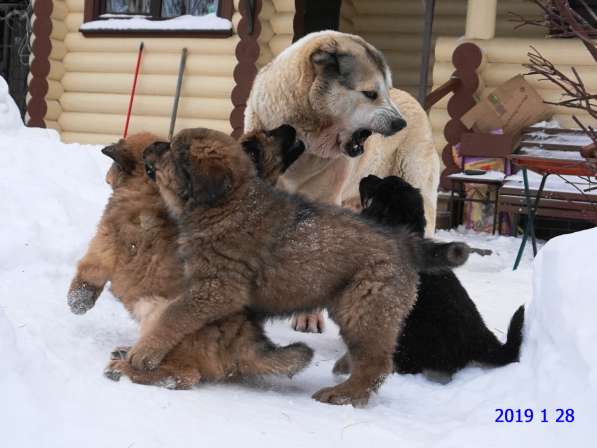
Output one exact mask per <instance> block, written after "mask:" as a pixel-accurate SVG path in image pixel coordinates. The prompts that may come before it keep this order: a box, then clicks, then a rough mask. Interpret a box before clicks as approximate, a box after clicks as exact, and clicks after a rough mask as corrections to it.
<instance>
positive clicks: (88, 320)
mask: <svg viewBox="0 0 597 448" xmlns="http://www.w3.org/2000/svg"><path fill="white" fill-rule="evenodd" d="M0 154H1V156H2V160H3V167H4V168H5V169H4V170H3V173H2V176H0V195H1V197H2V201H1V202H0V213H1V215H2V218H3V219H2V232H1V234H0V433H1V434H2V446H6V447H17V446H18V447H29V446H31V447H34V446H43V447H71V446H86V447H105V446H122V447H129V446H135V447H144V448H147V447H163V446H168V447H177V446H181V447H183V446H184V447H186V446H191V445H193V446H195V445H197V446H199V445H201V446H232V445H238V444H242V445H243V446H246V447H252V446H259V447H261V448H263V447H269V446H271V447H274V446H275V447H280V446H281V445H283V446H284V447H286V448H288V447H305V446H312V447H313V446H325V447H328V446H337V445H340V444H342V445H343V446H362V445H363V444H366V445H367V446H376V445H377V446H407V447H430V446H433V447H456V446H458V447H476V446H478V447H493V446H496V447H497V446H500V447H502V446H504V447H517V446H544V447H559V446H570V447H576V446H587V442H588V441H591V440H594V439H595V435H596V434H595V432H594V429H593V425H594V422H595V421H597V418H596V417H597V415H596V412H595V409H594V404H595V403H596V402H597V383H596V373H595V372H596V369H597V354H596V352H595V345H594V341H595V340H596V339H597V328H596V326H595V314H596V313H595V311H596V308H597V301H596V300H595V299H596V294H595V287H594V284H595V283H594V275H595V272H596V270H595V267H596V266H595V265H596V261H595V251H594V248H595V247H597V230H592V231H586V232H582V233H578V234H575V235H571V236H567V237H561V238H558V239H555V240H553V241H551V242H549V243H548V244H547V245H546V246H545V247H544V248H543V249H542V250H541V252H540V254H539V256H538V259H537V262H536V270H535V274H534V284H535V293H534V295H533V301H532V303H531V304H530V306H529V308H528V318H527V323H528V325H527V327H526V330H525V343H524V346H523V351H522V361H521V363H519V364H513V365H510V366H506V367H504V368H501V369H493V370H485V369H482V368H479V367H469V368H467V369H465V370H463V371H462V372H460V373H459V374H457V375H456V376H455V378H454V379H453V381H452V382H451V383H449V384H447V385H442V384H439V383H436V382H431V381H429V380H428V379H426V378H425V377H423V376H422V375H415V376H413V375H403V376H398V375H394V376H392V377H391V378H389V379H388V381H387V382H386V384H385V385H384V386H383V388H382V389H381V393H380V394H379V395H377V396H376V397H374V399H373V400H372V402H371V404H370V406H369V408H368V409H364V410H356V409H353V408H351V407H332V406H327V405H322V404H320V403H317V402H315V401H313V400H312V399H311V398H310V395H311V394H312V393H313V392H315V391H316V390H318V389H319V388H320V387H322V386H325V385H330V384H332V383H333V382H334V381H339V380H335V379H334V377H333V376H332V374H331V368H332V365H333V363H334V360H335V359H336V358H337V357H339V356H340V355H341V354H342V353H343V350H344V348H343V345H342V343H341V342H340V341H339V338H338V334H337V330H336V328H335V327H334V326H333V325H329V327H328V330H327V331H326V332H325V333H324V334H323V335H303V334H297V333H292V332H291V331H290V330H289V327H288V324H287V323H286V322H275V323H273V324H272V325H270V326H269V327H268V332H269V333H270V335H271V336H272V338H273V339H274V340H275V341H277V342H279V343H286V342H289V341H292V340H303V341H305V342H307V343H308V344H310V345H311V346H312V347H313V348H315V350H316V356H315V359H314V362H313V364H312V366H311V367H310V368H309V369H307V370H306V371H305V372H304V373H301V374H300V375H298V376H297V377H295V378H294V379H292V380H290V379H284V378H282V379H264V380H262V381H259V382H250V383H248V384H241V385H238V384H220V385H202V386H201V387H198V388H196V389H195V390H191V391H169V390H165V389H160V388H156V387H146V386H139V385H133V384H131V383H129V382H127V381H125V380H121V382H120V383H113V382H111V381H108V380H106V379H105V378H103V376H102V373H101V372H102V370H103V367H104V365H105V364H106V362H107V358H108V353H109V351H110V350H111V349H112V348H113V347H115V346H117V345H122V344H130V343H132V342H134V340H135V338H136V329H135V325H134V323H133V322H132V321H131V320H130V318H129V317H128V316H127V315H126V314H125V312H124V309H123V308H122V306H121V305H120V304H119V303H117V302H116V301H115V300H114V299H113V298H112V297H111V295H110V294H109V293H108V292H104V294H103V295H102V297H101V298H100V300H99V301H98V303H97V305H96V307H95V309H93V310H92V311H91V312H89V313H87V314H86V315H85V316H74V315H71V314H70V312H69V310H68V307H67V305H66V299H65V295H66V291H67V288H68V284H69V281H70V278H71V276H72V275H73V272H74V266H75V263H76V261H77V259H78V258H79V257H80V256H81V255H82V254H83V252H84V250H85V248H86V245H87V242H88V240H89V238H90V236H91V235H92V233H93V231H94V228H95V224H96V222H97V220H98V218H99V216H100V214H101V212H102V208H103V206H104V204H105V201H106V198H107V197H108V194H109V189H108V187H107V185H106V184H105V182H104V175H105V171H106V169H107V167H108V165H109V160H108V159H107V158H106V157H104V156H103V155H101V153H100V152H99V148H98V147H82V146H79V145H64V144H62V143H60V142H59V140H58V139H57V137H56V135H55V134H54V133H47V132H45V131H41V130H32V129H27V128H22V129H20V130H18V131H17V132H16V133H15V134H14V135H11V136H7V135H6V133H4V132H2V133H0ZM439 236H440V237H442V238H443V239H460V240H466V241H469V242H471V244H474V245H475V246H477V247H486V248H491V249H493V250H494V254H493V255H492V256H489V257H481V256H478V255H476V254H474V255H473V256H472V257H471V260H470V262H469V263H468V264H467V265H466V266H465V267H464V268H463V269H461V270H459V271H458V275H459V277H460V278H461V279H462V281H463V283H464V284H465V286H466V287H467V288H468V289H469V292H470V293H471V296H472V297H473V298H474V299H475V300H476V301H477V303H478V306H479V309H480V311H481V312H482V314H483V315H484V317H485V318H486V321H487V323H488V325H489V327H490V328H492V329H493V330H494V331H496V333H497V334H498V335H499V336H500V337H502V338H503V335H504V333H505V329H506V327H507V324H508V321H509V319H510V317H511V315H512V313H513V311H514V310H515V309H516V308H517V306H518V305H519V304H520V303H522V302H526V301H528V300H529V299H530V297H531V278H532V271H531V260H530V258H529V256H528V255H527V256H525V258H524V260H523V264H522V265H521V267H520V268H519V269H518V270H517V271H515V272H512V270H511V266H512V262H513V259H514V255H515V253H516V249H517V246H518V243H519V240H516V239H512V238H506V237H493V236H489V235H480V234H475V233H472V232H469V233H458V232H440V234H439ZM528 253H530V251H527V254H528ZM506 407H510V408H515V409H516V408H522V409H525V408H532V409H533V410H534V412H535V419H534V421H533V422H530V423H496V422H495V419H496V417H497V414H496V412H495V409H496V408H506ZM557 408H573V409H574V410H575V415H576V420H575V422H573V423H555V422H554V420H555V417H556V414H555V412H556V409H557ZM542 409H547V411H548V416H549V418H550V423H541V422H540V412H541V410H542Z"/></svg>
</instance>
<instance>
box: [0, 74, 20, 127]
mask: <svg viewBox="0 0 597 448" xmlns="http://www.w3.org/2000/svg"><path fill="white" fill-rule="evenodd" d="M22 127H23V120H21V114H20V112H19V108H18V107H17V105H16V103H15V102H14V100H13V99H12V97H11V96H10V94H9V92H8V85H7V84H6V81H5V80H4V78H3V77H2V76H0V132H1V133H3V134H5V135H6V134H8V133H14V132H16V131H17V130H18V129H20V128H22Z"/></svg>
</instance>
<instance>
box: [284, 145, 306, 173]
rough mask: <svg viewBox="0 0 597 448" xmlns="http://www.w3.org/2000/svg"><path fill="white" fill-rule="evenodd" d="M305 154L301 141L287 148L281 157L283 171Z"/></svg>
mask: <svg viewBox="0 0 597 448" xmlns="http://www.w3.org/2000/svg"><path fill="white" fill-rule="evenodd" d="M304 152H305V144H304V143H303V142H302V140H297V141H296V142H294V144H293V145H292V146H291V147H290V148H288V151H285V152H284V154H283V155H282V162H283V163H284V171H286V170H287V169H288V168H289V167H290V165H292V164H293V163H294V162H296V161H297V159H298V158H299V157H300V156H301V154H303V153H304Z"/></svg>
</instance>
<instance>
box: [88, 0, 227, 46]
mask: <svg viewBox="0 0 597 448" xmlns="http://www.w3.org/2000/svg"><path fill="white" fill-rule="evenodd" d="M162 1H163V0H151V3H150V11H161V7H162ZM105 8H106V0H85V8H84V13H83V23H87V22H92V21H95V20H102V18H101V17H100V16H101V15H102V14H104V11H105ZM233 11H234V1H233V0H219V2H218V11H217V16H218V17H222V18H224V19H228V20H230V21H232V13H233ZM123 15H124V14H123ZM131 15H134V14H131ZM172 18H173V17H155V16H152V17H148V20H169V19H172ZM122 20H127V19H122ZM80 32H81V33H82V34H83V35H84V36H85V37H207V38H226V37H230V36H232V35H233V30H232V29H229V30H201V29H197V30H150V29H148V30H144V29H133V30H105V29H97V30H80Z"/></svg>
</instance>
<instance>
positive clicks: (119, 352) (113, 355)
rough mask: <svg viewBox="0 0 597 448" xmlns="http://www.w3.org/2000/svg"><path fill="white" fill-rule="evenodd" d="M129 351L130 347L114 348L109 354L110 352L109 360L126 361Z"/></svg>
mask: <svg viewBox="0 0 597 448" xmlns="http://www.w3.org/2000/svg"><path fill="white" fill-rule="evenodd" d="M130 349H131V347H130V346H129V347H126V346H124V347H115V348H114V349H113V350H112V351H111V352H110V360H111V361H124V360H126V355H127V353H128V352H129V350H130Z"/></svg>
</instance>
